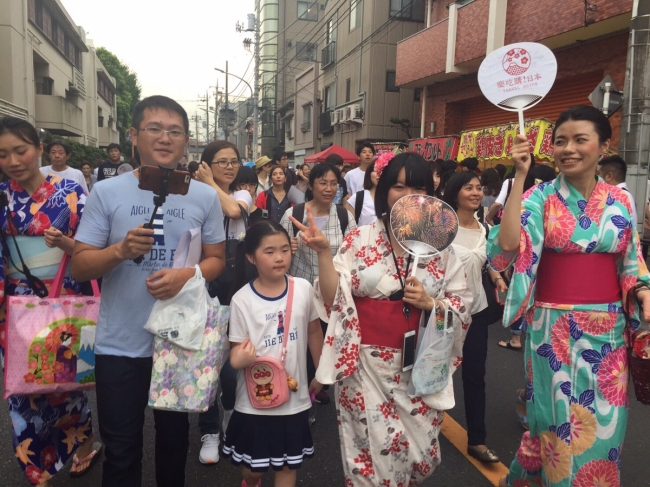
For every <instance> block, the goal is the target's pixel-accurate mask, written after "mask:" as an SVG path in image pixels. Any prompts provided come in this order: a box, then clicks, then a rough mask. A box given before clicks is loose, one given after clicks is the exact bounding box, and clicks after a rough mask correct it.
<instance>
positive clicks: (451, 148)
mask: <svg viewBox="0 0 650 487" xmlns="http://www.w3.org/2000/svg"><path fill="white" fill-rule="evenodd" d="M459 143H460V137H459V136H458V135H450V136H448V137H428V138H426V139H411V140H409V152H417V153H418V154H420V155H421V156H422V157H424V158H425V159H426V160H427V161H435V160H438V159H442V160H453V159H456V157H457V156H458V147H459Z"/></svg>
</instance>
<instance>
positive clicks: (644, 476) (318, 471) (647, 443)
mask: <svg viewBox="0 0 650 487" xmlns="http://www.w3.org/2000/svg"><path fill="white" fill-rule="evenodd" d="M507 337H508V333H507V331H506V330H504V329H503V328H501V326H500V325H493V326H492V327H491V328H490V350H489V354H488V373H487V379H486V380H487V393H488V404H487V414H486V418H487V432H488V446H490V448H493V449H494V450H496V452H497V453H498V454H499V455H500V457H501V461H502V462H503V463H504V464H505V465H508V464H509V463H510V461H511V460H512V459H513V457H514V455H515V453H516V450H517V447H518V446H519V440H520V438H521V434H522V432H523V430H522V429H521V427H520V426H519V423H518V421H517V416H516V414H515V410H514V408H515V390H516V389H517V388H519V387H522V385H523V384H524V382H523V354H522V353H521V352H513V351H510V350H505V349H501V348H499V347H498V346H497V345H496V343H497V341H498V340H500V339H503V338H507ZM454 379H455V381H454V384H455V389H456V402H457V404H456V407H455V408H454V409H453V410H451V411H449V412H448V413H449V414H450V416H451V417H453V418H454V419H455V420H456V421H457V422H458V423H460V425H461V426H463V427H464V426H465V418H464V409H463V408H464V406H463V395H462V387H461V385H462V384H461V382H460V373H459V372H456V374H455V375H454ZM0 387H1V385H0ZM0 390H1V389H0ZM90 397H91V402H92V404H93V411H94V410H95V409H96V408H95V407H94V401H95V397H94V393H90ZM630 402H631V407H630V418H629V422H628V431H627V436H626V438H625V448H624V452H623V460H622V471H623V478H622V485H623V486H625V487H643V486H650V473H649V470H648V468H647V462H648V452H650V407H647V406H643V405H642V404H640V403H639V402H637V401H636V399H635V398H634V394H633V393H632V395H631V398H630ZM316 408H317V409H316V417H317V420H316V423H315V424H314V425H313V427H312V428H313V436H314V443H315V446H316V454H315V456H314V458H313V459H311V460H306V462H305V463H304V464H303V467H302V469H300V470H299V471H298V485H300V486H310V487H330V486H343V485H344V482H343V470H342V467H341V459H340V454H339V443H338V429H337V426H336V412H335V409H334V404H333V403H330V404H329V405H326V406H321V405H317V406H316ZM197 420H198V418H197V416H196V415H194V416H191V417H190V449H189V452H188V459H187V468H186V483H185V485H186V486H187V487H239V485H240V484H241V476H240V473H239V470H238V469H237V468H235V467H234V466H232V465H231V464H230V463H229V461H228V460H224V459H221V460H220V461H219V463H218V464H217V465H213V466H205V465H202V464H201V463H200V462H199V460H198V455H199V450H200V446H201V442H200V434H199V431H198V424H197V422H198V421H197ZM96 424H97V423H96V422H95V427H96ZM96 430H97V427H96ZM440 443H441V451H442V465H441V466H440V467H438V469H437V470H436V471H435V472H434V473H433V475H432V476H431V477H430V478H429V479H428V480H427V482H425V483H424V484H423V486H425V487H433V486H443V487H468V486H469V487H488V486H490V485H492V484H491V482H489V481H488V480H487V479H486V478H485V477H484V476H483V474H482V473H481V472H480V471H479V470H478V469H476V468H475V467H474V466H473V465H472V464H471V463H470V462H469V461H468V460H467V459H466V458H465V457H464V456H463V455H462V454H461V452H459V451H458V450H457V449H456V448H455V447H454V446H453V445H452V444H450V443H449V441H447V439H446V438H444V437H443V436H442V435H441V437H440ZM68 469H69V465H68V466H66V468H65V469H64V470H63V471H61V472H60V473H59V474H58V475H57V476H56V477H55V478H54V479H53V480H52V484H53V485H54V486H55V487H63V486H66V487H87V486H88V487H94V486H98V487H99V486H100V485H101V464H97V465H95V467H94V469H93V470H92V471H91V472H89V473H88V474H87V475H86V476H85V477H82V478H81V479H71V478H70V477H69V476H68ZM29 485H30V484H29V483H28V482H27V480H26V478H25V477H24V476H23V474H22V471H21V470H20V468H19V467H18V464H17V461H16V458H15V456H14V452H13V449H12V447H11V422H10V420H9V415H8V413H7V408H6V407H0V487H23V486H29ZM142 485H143V486H144V487H155V485H156V482H155V478H154V427H153V416H152V414H151V411H149V412H148V413H147V423H146V426H145V449H144V458H143V483H142ZM262 485H265V486H271V485H273V480H272V474H267V475H266V476H265V477H264V478H263V480H262Z"/></svg>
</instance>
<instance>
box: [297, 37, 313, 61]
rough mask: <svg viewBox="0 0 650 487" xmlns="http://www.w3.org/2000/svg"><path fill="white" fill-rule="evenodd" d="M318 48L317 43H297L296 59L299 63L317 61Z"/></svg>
mask: <svg viewBox="0 0 650 487" xmlns="http://www.w3.org/2000/svg"><path fill="white" fill-rule="evenodd" d="M316 48H317V44H316V43H315V42H296V59H297V60H298V61H315V60H316Z"/></svg>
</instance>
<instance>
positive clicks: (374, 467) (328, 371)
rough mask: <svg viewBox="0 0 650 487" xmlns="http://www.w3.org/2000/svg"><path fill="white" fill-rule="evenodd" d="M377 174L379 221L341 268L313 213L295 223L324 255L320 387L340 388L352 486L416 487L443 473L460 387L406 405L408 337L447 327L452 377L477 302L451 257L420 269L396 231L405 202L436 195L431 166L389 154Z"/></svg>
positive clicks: (445, 254) (353, 240)
mask: <svg viewBox="0 0 650 487" xmlns="http://www.w3.org/2000/svg"><path fill="white" fill-rule="evenodd" d="M375 171H376V172H377V175H378V176H379V181H378V183H377V190H376V194H375V210H376V214H377V221H376V222H375V223H373V224H370V225H365V226H363V227H360V228H357V229H355V230H353V231H351V232H350V233H349V234H348V235H347V236H346V237H345V239H344V240H343V244H342V245H341V247H340V248H339V251H338V253H337V254H336V256H335V257H334V258H332V253H331V251H330V244H329V242H328V240H327V238H326V237H325V235H323V233H322V232H321V231H320V230H319V229H318V225H317V224H316V223H315V221H314V218H313V216H312V215H311V213H310V212H308V222H309V224H308V225H303V224H302V222H298V221H295V220H294V221H293V223H294V224H295V225H296V226H297V227H298V228H299V229H300V230H301V232H300V238H301V239H302V241H303V243H304V245H307V246H309V247H310V248H312V249H313V250H314V251H315V252H316V253H317V254H318V267H319V279H318V281H316V294H317V298H318V303H319V308H320V314H321V318H322V319H323V320H325V321H328V322H329V325H328V329H327V336H326V338H325V344H324V346H323V355H322V356H321V361H320V365H319V368H318V371H317V374H316V377H317V378H318V380H319V382H321V383H326V384H333V383H336V388H335V394H336V408H337V415H338V424H339V437H340V442H341V455H342V457H343V458H342V459H343V469H344V473H345V477H346V485H347V486H373V487H374V486H377V485H398V484H406V483H408V484H409V485H417V484H420V483H421V482H423V481H424V479H426V478H427V477H428V476H430V475H431V473H432V472H433V470H434V469H435V467H436V466H438V465H439V463H440V449H439V444H438V433H439V431H440V424H441V422H442V417H443V410H445V409H448V408H450V407H452V406H453V404H454V401H453V387H452V386H451V381H450V384H449V385H448V387H447V388H445V389H444V390H443V391H442V392H440V393H438V394H432V395H428V396H424V397H419V396H416V397H413V398H412V397H409V396H408V394H407V388H408V386H409V382H410V379H411V371H410V370H406V371H405V369H408V367H402V358H403V353H402V349H403V347H404V343H405V341H406V340H405V337H406V335H408V334H409V333H410V331H415V330H418V329H419V325H420V324H421V323H422V322H423V321H424V320H427V319H428V316H427V315H428V314H429V313H432V314H433V315H434V318H435V319H437V320H440V321H442V320H445V318H446V317H448V318H449V319H450V320H451V321H452V322H453V327H454V332H455V337H454V338H455V340H454V348H453V352H452V355H453V357H454V360H453V365H452V369H455V368H456V367H457V366H458V364H459V363H460V357H461V355H462V341H463V337H464V334H465V329H466V328H467V326H468V324H469V318H470V316H469V308H470V307H471V301H472V298H471V295H470V293H469V291H468V289H467V285H466V283H465V275H464V272H463V269H462V266H461V263H460V262H459V261H458V259H457V258H456V257H455V255H454V253H453V251H451V250H443V251H442V252H441V253H439V254H438V255H436V256H434V257H421V258H419V265H415V264H414V262H413V261H414V259H413V258H412V257H411V256H409V255H408V254H407V253H406V252H405V251H404V250H403V249H402V247H401V246H400V245H399V243H398V241H397V240H396V238H395V236H394V235H393V232H392V230H391V227H390V225H389V221H388V215H389V214H390V211H391V209H392V208H393V205H394V204H395V203H396V202H397V200H399V199H400V198H401V197H403V196H405V195H410V194H421V195H427V194H428V195H432V194H433V176H432V173H431V169H430V168H429V165H428V164H427V162H426V161H425V160H424V159H423V158H422V157H421V156H419V155H417V154H413V153H404V154H400V155H398V156H395V157H394V158H393V155H392V154H390V153H389V154H385V155H382V156H381V157H380V158H379V159H378V160H377V161H376V163H375ZM412 264H413V267H415V268H412ZM448 313H449V316H447V314H448Z"/></svg>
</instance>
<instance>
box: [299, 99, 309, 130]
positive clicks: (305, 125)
mask: <svg viewBox="0 0 650 487" xmlns="http://www.w3.org/2000/svg"><path fill="white" fill-rule="evenodd" d="M300 128H301V129H302V131H303V132H307V131H309V130H311V105H303V107H302V125H301V126H300Z"/></svg>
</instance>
